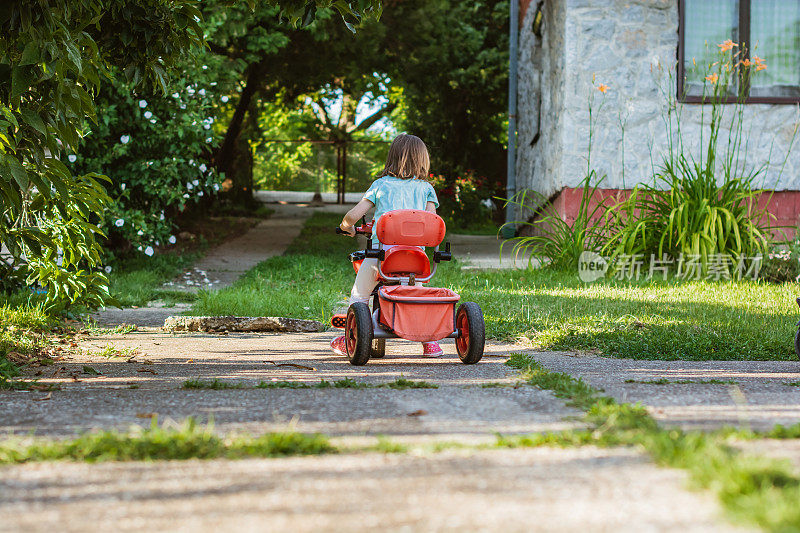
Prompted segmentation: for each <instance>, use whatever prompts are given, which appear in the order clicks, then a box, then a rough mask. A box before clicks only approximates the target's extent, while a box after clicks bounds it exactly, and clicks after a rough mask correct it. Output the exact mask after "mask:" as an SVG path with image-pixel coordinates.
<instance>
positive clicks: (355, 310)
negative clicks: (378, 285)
mask: <svg viewBox="0 0 800 533" xmlns="http://www.w3.org/2000/svg"><path fill="white" fill-rule="evenodd" d="M344 340H345V346H346V348H347V358H348V359H349V360H350V364H351V365H354V366H362V365H366V364H367V361H369V357H370V355H371V352H372V316H371V315H370V312H369V306H367V304H365V303H362V302H356V303H354V304H352V305H351V306H350V308H349V309H348V310H347V323H346V325H345V331H344Z"/></svg>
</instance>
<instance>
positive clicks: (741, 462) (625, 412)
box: [497, 356, 800, 531]
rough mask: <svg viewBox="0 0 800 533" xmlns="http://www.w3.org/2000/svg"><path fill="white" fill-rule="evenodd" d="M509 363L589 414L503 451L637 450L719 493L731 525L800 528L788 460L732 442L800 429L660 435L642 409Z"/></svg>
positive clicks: (505, 443) (798, 493) (505, 442)
mask: <svg viewBox="0 0 800 533" xmlns="http://www.w3.org/2000/svg"><path fill="white" fill-rule="evenodd" d="M509 364H510V365H511V366H514V367H516V368H519V369H521V370H522V371H523V375H524V376H523V377H525V378H526V380H527V382H528V383H529V384H532V385H536V386H538V387H540V388H543V389H549V390H552V391H553V392H554V393H555V395H556V396H559V397H561V398H567V399H569V400H570V401H571V403H572V405H575V406H578V407H581V408H582V409H583V410H585V411H586V418H585V420H586V422H587V423H588V424H589V428H588V429H586V430H571V431H564V432H558V433H543V434H536V435H529V436H522V437H517V436H515V437H503V436H501V437H499V438H498V443H497V445H498V446H501V447H511V448H514V447H532V446H575V445H595V446H620V445H627V446H637V447H640V448H643V449H644V450H646V451H647V452H648V453H649V454H650V455H651V456H652V457H653V459H654V460H655V461H656V462H657V463H659V464H662V465H665V466H670V467H673V468H682V469H685V470H687V471H688V472H689V475H690V477H691V480H692V481H693V483H694V484H695V485H696V486H697V487H699V488H703V489H710V490H712V491H714V492H715V493H716V494H717V496H718V497H719V499H720V501H721V502H722V504H723V506H724V507H725V510H726V511H727V513H728V514H729V515H730V517H731V518H732V519H733V520H736V521H742V520H744V521H747V522H750V523H752V524H755V525H758V526H759V527H762V528H764V529H766V530H769V531H796V530H797V529H798V528H800V507H798V506H797V501H798V498H800V476H798V475H797V474H796V473H795V472H794V471H793V469H792V468H791V466H790V465H789V464H788V462H785V461H780V460H775V459H767V458H761V457H753V456H748V455H745V454H742V453H739V452H737V451H736V450H735V449H733V448H732V447H731V446H730V444H731V440H732V439H736V438H753V437H755V436H766V437H771V438H798V437H800V424H798V425H796V426H792V427H790V428H784V427H781V426H778V427H776V428H774V429H773V430H772V431H770V432H768V433H766V434H763V435H754V434H752V433H748V432H745V434H740V432H730V431H727V432H726V431H721V432H717V433H703V432H684V431H681V430H677V429H661V428H659V427H658V425H657V424H656V422H655V420H654V419H653V418H652V417H650V415H649V414H648V413H647V410H646V409H645V408H644V407H642V406H640V405H638V404H637V405H630V404H618V403H616V402H615V401H614V400H613V399H612V398H608V397H604V396H601V395H600V393H599V392H598V391H596V390H594V389H593V388H591V387H590V386H588V385H587V384H586V383H585V382H583V381H582V380H580V379H575V378H572V377H571V376H569V375H568V374H562V373H559V372H551V371H549V370H546V369H545V368H543V367H542V366H541V365H540V364H538V363H537V362H536V361H533V360H532V359H528V358H526V357H524V356H515V357H513V358H511V359H510V360H509Z"/></svg>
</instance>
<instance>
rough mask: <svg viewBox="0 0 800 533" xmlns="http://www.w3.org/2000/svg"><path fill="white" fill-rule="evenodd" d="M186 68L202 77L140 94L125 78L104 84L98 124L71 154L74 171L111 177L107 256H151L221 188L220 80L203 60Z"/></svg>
mask: <svg viewBox="0 0 800 533" xmlns="http://www.w3.org/2000/svg"><path fill="white" fill-rule="evenodd" d="M189 71H190V72H192V73H193V74H196V75H198V77H199V79H198V77H195V81H187V80H185V79H175V80H174V81H173V83H172V84H171V85H170V86H169V87H168V91H167V93H166V94H161V93H158V94H150V95H144V94H137V93H135V92H134V91H133V89H132V87H131V86H130V85H129V84H128V83H126V82H124V81H115V82H114V83H109V84H106V85H105V86H103V87H102V89H101V91H100V94H99V95H98V98H97V100H96V105H97V115H98V121H97V124H91V123H90V124H89V125H88V131H87V132H86V137H85V140H84V143H83V144H82V145H81V147H80V149H79V151H78V153H74V154H70V155H69V156H68V158H67V164H68V165H69V166H70V167H71V168H72V170H73V171H74V172H76V173H80V172H87V171H89V170H90V169H91V170H92V171H95V172H99V173H102V174H105V175H106V176H108V177H109V179H110V180H111V182H110V184H109V185H107V186H106V189H107V190H108V193H109V195H110V196H111V198H112V199H113V200H114V201H113V203H112V204H111V205H110V206H109V207H108V208H107V210H106V212H105V213H104V214H103V217H102V220H101V222H100V224H99V226H100V227H101V229H102V230H103V231H104V232H105V233H106V234H107V236H108V243H107V246H106V248H107V253H108V254H109V256H113V255H114V254H115V253H118V252H120V251H127V250H135V251H138V252H139V253H142V254H145V255H147V256H152V255H153V254H154V253H155V250H156V249H157V248H159V247H166V246H169V245H170V244H174V243H175V242H176V239H175V236H174V233H175V229H176V227H175V224H174V220H175V218H176V216H178V215H180V214H182V213H184V212H185V211H187V210H191V209H192V208H195V207H197V206H198V204H200V203H203V202H205V201H207V200H209V198H210V197H213V196H214V194H215V193H216V192H217V191H219V190H220V183H221V178H222V177H221V176H220V175H218V174H217V173H216V172H215V171H214V168H213V167H212V165H211V163H210V161H209V159H210V156H211V153H212V150H213V149H214V148H215V147H216V145H217V143H218V142H219V141H220V134H219V132H218V131H217V129H216V128H215V127H214V126H215V123H216V121H217V114H216V108H217V105H218V102H219V100H220V97H219V95H218V94H217V93H216V90H215V89H216V87H217V82H216V81H214V80H212V79H204V78H203V77H202V74H203V71H201V70H200V68H199V67H195V68H190V69H189ZM117 79H122V77H120V76H118V77H117Z"/></svg>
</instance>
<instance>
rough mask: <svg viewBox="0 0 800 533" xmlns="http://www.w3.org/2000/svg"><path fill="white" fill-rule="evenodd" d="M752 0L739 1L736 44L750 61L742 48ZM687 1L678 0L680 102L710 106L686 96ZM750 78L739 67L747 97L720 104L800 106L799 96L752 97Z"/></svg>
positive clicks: (747, 36) (701, 99) (730, 98)
mask: <svg viewBox="0 0 800 533" xmlns="http://www.w3.org/2000/svg"><path fill="white" fill-rule="evenodd" d="M751 1H752V0H739V35H738V41H737V43H736V44H738V45H739V47H740V50H743V55H742V56H741V59H742V60H744V59H750V50H748V49H747V48H746V47H743V46H742V43H748V42H749V41H750V3H751ZM685 18H686V0H678V52H677V55H678V69H677V74H678V92H677V97H678V100H679V101H681V102H684V103H687V104H708V103H711V102H710V100H709V98H708V97H703V96H697V95H688V94H684V82H685V79H686V66H685V64H684V62H685V59H686V58H685V55H684V54H685V49H686V46H685V37H686V23H685ZM748 78H749V76H747V75H746V74H743V72H742V70H741V67H739V84H740V87H742V88H743V89H742V90H741V91H740V95H741V94H747V96H745V97H741V96H726V97H724V98H720V99H719V102H720V103H723V104H736V103H745V104H800V95H799V96H750V80H749V79H748Z"/></svg>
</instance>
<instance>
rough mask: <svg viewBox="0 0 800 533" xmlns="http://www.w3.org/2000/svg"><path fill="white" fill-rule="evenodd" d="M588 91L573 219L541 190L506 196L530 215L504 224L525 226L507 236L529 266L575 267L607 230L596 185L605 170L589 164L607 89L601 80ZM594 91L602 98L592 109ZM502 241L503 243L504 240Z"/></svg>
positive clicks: (509, 203)
mask: <svg viewBox="0 0 800 533" xmlns="http://www.w3.org/2000/svg"><path fill="white" fill-rule="evenodd" d="M594 82H595V80H594V79H592V84H593V88H592V90H591V91H590V92H589V97H588V104H589V146H588V156H587V158H586V175H585V176H584V178H583V180H582V181H581V184H580V187H581V188H582V191H583V192H582V195H581V203H580V207H579V209H578V213H577V214H576V216H575V220H573V221H571V222H569V221H567V220H565V219H564V218H562V216H561V214H560V213H559V212H558V210H557V209H556V208H555V206H554V205H553V204H552V203H551V202H550V201H549V200H548V198H547V197H545V196H544V195H542V194H541V193H539V192H537V191H534V190H531V189H525V190H522V191H520V192H519V193H517V194H516V195H515V196H514V197H513V198H511V199H507V200H505V202H506V204H505V207H506V208H507V209H508V208H509V207H510V206H516V208H517V212H518V213H527V214H528V216H529V217H524V218H523V219H522V220H515V221H513V222H508V223H506V224H505V225H504V226H503V227H505V226H512V227H519V228H525V227H527V228H528V230H529V231H527V232H526V233H530V235H520V236H518V237H514V238H512V239H509V241H508V242H511V243H513V244H512V252H513V254H514V257H515V258H519V257H520V256H522V257H526V256H527V257H528V263H529V266H532V265H533V261H534V260H537V261H538V262H539V263H540V264H542V265H546V266H548V267H549V268H553V269H555V270H563V271H568V270H572V271H574V270H576V269H577V268H578V261H579V259H580V257H581V254H582V253H583V252H585V251H587V250H588V251H599V250H600V249H601V248H602V246H603V244H604V234H605V231H606V226H605V223H604V222H605V219H604V215H605V212H606V210H607V208H608V206H607V205H606V203H605V201H604V200H603V199H599V198H598V195H597V189H598V187H599V186H600V184H601V183H602V182H603V181H604V180H605V178H606V176H605V174H603V175H600V174H598V172H597V170H595V169H594V168H592V141H593V134H594V126H595V121H596V118H597V115H598V114H599V113H600V111H601V110H602V108H603V104H604V103H605V94H606V92H607V91H608V89H609V86H608V85H605V84H603V83H601V84H599V85H594ZM595 91H597V92H599V93H601V95H602V98H601V100H600V103H599V105H598V106H597V108H596V109H595V105H594V104H595V101H594V99H595V95H596V93H595ZM504 244H505V243H504Z"/></svg>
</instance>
